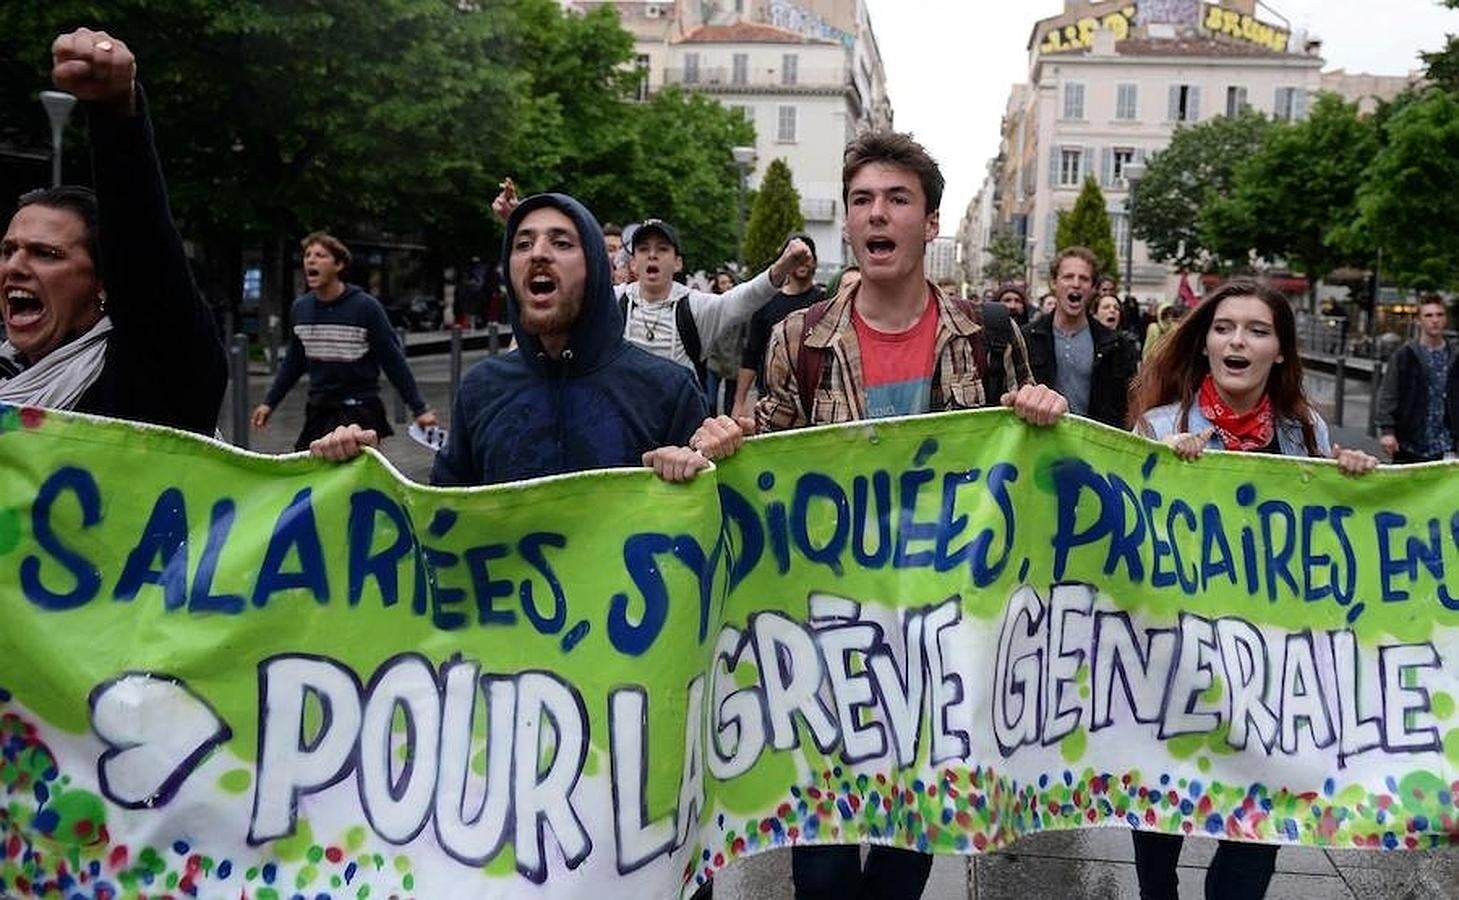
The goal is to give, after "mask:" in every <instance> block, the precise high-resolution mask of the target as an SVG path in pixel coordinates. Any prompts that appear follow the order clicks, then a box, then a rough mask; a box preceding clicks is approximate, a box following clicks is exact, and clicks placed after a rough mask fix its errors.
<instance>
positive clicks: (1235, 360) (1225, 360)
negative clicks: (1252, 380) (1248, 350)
mask: <svg viewBox="0 0 1459 900" xmlns="http://www.w3.org/2000/svg"><path fill="white" fill-rule="evenodd" d="M1221 364H1222V365H1223V366H1225V367H1226V369H1227V371H1230V372H1245V371H1246V370H1247V369H1249V368H1251V360H1249V359H1247V358H1246V357H1244V356H1223V357H1221Z"/></svg>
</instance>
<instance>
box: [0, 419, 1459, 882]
mask: <svg viewBox="0 0 1459 900" xmlns="http://www.w3.org/2000/svg"><path fill="white" fill-rule="evenodd" d="M0 471H3V472H4V477H3V478H0V895H6V896H20V897H30V896H43V897H65V898H72V897H78V896H79V897H96V898H117V897H140V896H148V897H153V896H179V897H180V896H197V897H230V898H239V897H241V898H255V900H275V898H289V897H294V896H297V895H303V896H307V897H310V898H318V897H329V898H369V897H374V898H383V897H391V896H399V897H421V898H428V900H434V898H444V897H451V898H474V897H547V896H551V897H554V898H558V897H593V898H600V897H603V896H635V897H665V898H670V897H686V896H688V895H689V894H690V893H692V892H693V891H694V890H695V889H696V888H697V887H698V886H699V885H700V884H702V883H703V882H704V881H705V880H706V879H708V878H709V877H710V876H711V875H712V874H713V873H714V872H715V871H717V870H719V869H721V868H723V867H725V866H728V865H732V864H733V863H734V861H735V860H737V859H739V858H741V857H744V856H748V855H752V854H755V853H758V852H761V851H764V850H767V849H772V848H777V847H785V846H792V845H798V844H800V845H804V844H818V843H856V842H871V843H880V844H889V845H894V846H899V847H907V848H913V849H916V850H919V851H921V852H925V853H976V852H981V851H985V850H992V849H997V848H999V847H1003V846H1006V845H1008V844H1009V843H1010V842H1012V841H1013V840H1015V839H1016V838H1018V837H1019V836H1020V835H1024V834H1028V833H1032V832H1036V831H1041V830H1050V829H1067V828H1079V827H1100V826H1103V827H1119V828H1142V829H1155V830H1160V831H1166V832H1171V833H1177V834H1179V833H1185V834H1203V835H1212V836H1221V837H1227V838H1234V839H1239V840H1257V841H1270V842H1291V843H1301V844H1307V845H1312V846H1325V847H1344V848H1352V847H1362V848H1375V849H1389V850H1402V849H1405V848H1415V847H1432V846H1437V845H1441V844H1447V843H1449V842H1450V841H1451V835H1454V834H1455V833H1456V832H1459V826H1456V810H1455V802H1456V797H1459V783H1456V781H1455V779H1456V761H1459V718H1456V712H1455V702H1454V698H1455V696H1456V694H1459V684H1456V678H1455V672H1456V667H1459V577H1455V576H1454V574H1451V570H1452V568H1453V567H1455V566H1459V487H1456V486H1459V479H1456V478H1455V476H1454V472H1453V471H1452V468H1451V467H1448V466H1444V465H1437V464H1436V465H1430V466H1421V467H1416V468H1405V469H1401V470H1398V469H1388V470H1380V471H1378V472H1375V473H1373V474H1371V475H1369V476H1367V477H1364V478H1358V479H1353V478H1346V477H1344V476H1342V475H1341V474H1340V473H1338V471H1337V470H1336V468H1335V467H1334V466H1333V465H1332V464H1330V463H1327V462H1320V461H1311V460H1290V459H1281V458H1275V457H1269V456H1261V455H1231V454H1224V453H1209V454H1207V455H1206V457H1204V458H1203V459H1201V460H1200V461H1198V462H1195V463H1184V462H1181V461H1179V460H1177V459H1176V458H1175V456H1174V454H1172V453H1171V452H1170V451H1169V450H1167V449H1166V448H1164V447H1162V446H1159V445H1156V444H1152V443H1149V442H1147V441H1144V440H1142V439H1139V438H1136V437H1132V436H1130V435H1127V434H1123V433H1120V432H1116V431H1113V430H1110V429H1107V428H1104V427H1102V426H1098V425H1094V424H1091V423H1088V422H1084V421H1079V420H1069V421H1066V422H1063V423H1061V424H1060V425H1058V426H1057V427H1055V428H1052V429H1036V428H1031V427H1028V426H1026V425H1024V424H1023V423H1022V422H1020V421H1019V420H1017V419H1015V418H1013V417H1012V416H1011V415H1010V414H1008V413H1006V412H1002V411H989V412H977V413H958V414H950V415H941V416H927V417H918V418H912V419H903V420H890V421H880V422H876V423H861V424H854V425H847V426H840V427H833V428H821V429H814V430H808V431H803V432H796V433H789V434H783V435H775V436H770V437H766V438H761V439H757V440H755V441H752V442H750V443H748V444H747V445H746V447H745V448H744V449H743V450H742V451H741V452H740V453H739V454H738V455H737V456H736V457H735V458H733V459H732V460H730V461H728V462H727V463H725V464H723V465H721V466H720V467H719V468H718V469H717V470H714V471H711V472H707V473H703V474H702V475H701V476H700V477H699V478H698V479H697V480H695V481H694V482H692V483H691V484H688V485H669V484H665V483H663V482H660V481H658V480H657V479H655V478H654V477H653V476H652V475H651V474H649V473H647V472H645V471H613V472H598V473H587V474H580V475H572V476H564V477H560V478H552V479H545V480H542V481H538V482H531V483H522V484H513V485H507V486H501V487H494V488H479V489H473V490H442V489H433V488H428V487H422V486H420V485H416V484H412V483H410V482H407V481H405V480H403V479H402V478H400V477H399V476H398V475H397V474H396V473H395V472H394V470H393V469H391V468H390V467H389V466H388V465H386V464H384V463H383V461H382V458H380V457H378V456H373V455H372V456H370V457H368V458H366V459H363V460H360V461H357V462H356V463H353V464H350V465H344V466H339V465H332V464H327V463H323V462H319V461H315V460H311V459H308V458H304V457H297V456H296V457H289V458H283V459H273V458H266V457H262V456H257V455H252V454H247V453H242V452H238V451H234V450H231V449H229V448H227V447H224V446H222V445H220V444H216V443H213V442H209V441H204V440H200V439H197V438H194V437H191V436H188V435H184V434H180V433H176V432H172V431H168V430H165V429H158V428H144V427H139V426H134V425H128V424H124V423H119V422H110V421H105V420H97V419H90V418H86V417H80V416H67V415H62V414H56V413H43V412H41V411H38V410H30V409H15V408H3V409H0ZM1456 574H1459V573H1456ZM1451 584H1452V585H1453V587H1451V586H1450V585H1451Z"/></svg>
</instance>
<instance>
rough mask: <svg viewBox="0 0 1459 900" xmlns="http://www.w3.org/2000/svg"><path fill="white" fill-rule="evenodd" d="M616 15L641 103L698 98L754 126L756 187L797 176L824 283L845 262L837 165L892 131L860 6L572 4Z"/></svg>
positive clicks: (781, 1)
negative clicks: (630, 41) (682, 94)
mask: <svg viewBox="0 0 1459 900" xmlns="http://www.w3.org/2000/svg"><path fill="white" fill-rule="evenodd" d="M605 4H606V5H611V6H614V7H616V8H617V10H618V15H619V18H620V19H621V20H622V22H623V25H624V27H625V28H627V29H628V31H630V32H631V33H632V34H633V35H634V47H635V54H636V57H637V58H636V64H637V66H638V67H639V68H640V69H641V70H642V71H643V72H644V75H645V77H644V81H643V96H644V98H647V97H648V96H650V95H652V94H653V93H655V92H657V91H659V90H662V89H663V88H664V87H665V86H675V87H678V88H681V89H683V90H692V91H698V92H701V93H704V94H707V95H709V96H711V97H713V98H714V99H715V100H717V101H718V102H720V103H721V104H723V105H724V106H726V107H729V108H731V109H737V110H739V111H740V112H741V113H742V114H743V115H744V116H745V118H746V119H747V120H749V122H750V124H752V125H753V126H754V127H755V135H756V138H755V146H754V150H755V163H754V165H753V167H752V169H751V170H750V172H749V175H748V183H749V186H750V187H751V188H755V187H757V186H758V185H759V182H760V177H761V174H762V173H763V172H764V170H765V167H766V166H768V165H769V164H770V162H771V161H772V160H775V159H784V160H785V161H786V164H787V165H789V166H790V170H791V175H792V177H793V178H794V181H795V187H796V190H798V191H799V192H800V196H801V213H802V214H803V215H804V217H805V220H806V231H807V232H808V233H809V234H810V235H811V237H812V238H813V239H814V240H815V241H816V247H817V251H818V253H819V254H820V262H821V271H822V273H823V274H825V273H828V272H829V271H831V270H832V269H834V268H836V267H838V266H840V265H841V264H842V263H843V261H844V260H845V259H846V258H847V256H846V252H845V249H844V247H843V241H842V235H841V229H842V225H843V223H844V222H845V218H846V217H845V213H846V211H845V208H844V206H843V204H842V202H841V155H842V151H843V149H844V148H845V145H846V142H847V141H848V140H850V139H851V138H852V137H854V136H855V135H856V134H857V133H858V132H860V131H862V130H864V129H867V128H871V127H877V128H890V127H891V124H892V109H891V102H890V100H889V99H888V98H887V92H886V74H885V71H884V69H883V67H882V61H881V52H880V50H879V49H878V48H877V45H876V37H875V35H874V34H873V32H872V28H871V20H870V18H869V16H868V15H867V11H866V4H865V2H864V0H801V2H798V3H797V2H789V0H677V2H675V0H664V2H648V0H565V3H564V5H565V6H566V7H567V8H569V9H578V10H587V9H590V8H593V7H596V6H602V5H605Z"/></svg>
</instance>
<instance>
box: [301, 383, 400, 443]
mask: <svg viewBox="0 0 1459 900" xmlns="http://www.w3.org/2000/svg"><path fill="white" fill-rule="evenodd" d="M340 425H358V426H360V427H361V428H370V429H373V430H374V431H375V433H376V434H377V435H379V436H380V437H381V439H384V438H387V437H389V436H390V435H392V434H394V433H395V429H393V428H391V427H390V418H389V417H388V416H386V415H385V404H384V403H383V402H382V401H381V400H380V395H379V394H368V395H366V396H364V397H325V396H319V397H310V398H309V402H308V403H306V404H305V405H304V427H303V428H302V429H301V430H300V431H299V439H298V440H296V441H295V442H294V449H295V450H308V449H309V445H310V443H312V442H313V441H315V440H318V439H319V438H322V437H324V436H325V435H326V434H329V433H330V432H331V431H333V430H334V429H335V428H337V427H338V426H340Z"/></svg>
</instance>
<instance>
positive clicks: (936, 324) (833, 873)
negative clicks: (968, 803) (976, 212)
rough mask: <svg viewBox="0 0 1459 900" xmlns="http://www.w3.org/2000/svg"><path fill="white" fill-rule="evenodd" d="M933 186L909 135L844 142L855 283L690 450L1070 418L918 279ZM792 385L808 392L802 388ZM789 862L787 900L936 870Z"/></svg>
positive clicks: (896, 889)
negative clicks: (780, 437)
mask: <svg viewBox="0 0 1459 900" xmlns="http://www.w3.org/2000/svg"><path fill="white" fill-rule="evenodd" d="M942 189H943V178H942V172H941V171H940V170H939V169H938V166H937V163H936V161H935V160H933V159H932V157H931V156H930V155H929V154H928V153H927V151H926V150H925V149H923V147H922V146H921V145H920V144H918V143H917V142H915V141H913V140H912V139H911V137H909V136H908V135H905V134H897V133H891V132H870V133H867V134H864V135H862V136H861V137H858V138H857V139H856V140H854V141H852V142H851V144H850V145H849V146H847V148H846V158H845V165H844V167H843V169H842V181H841V190H842V200H843V201H844V202H845V204H846V240H847V242H848V243H849V244H850V245H851V248H852V252H853V253H855V255H856V261H857V262H858V263H859V264H860V266H861V281H860V283H859V284H857V285H855V286H852V287H848V288H846V289H843V290H842V291H840V293H839V294H838V295H837V296H836V297H835V298H833V299H831V300H828V301H825V302H826V305H825V306H819V305H817V306H812V307H811V308H810V309H809V310H802V311H798V312H794V313H791V314H790V315H789V316H788V317H786V319H785V320H784V321H783V322H782V323H781V324H780V326H779V327H778V328H777V329H776V330H775V331H774V333H773V334H772V336H771V339H770V346H769V348H768V349H767V350H766V354H765V386H766V393H765V396H763V397H761V398H760V401H759V403H758V404H756V406H755V419H754V422H753V423H751V422H749V421H748V420H734V419H730V418H729V417H726V416H720V417H718V418H716V419H710V420H707V421H706V422H705V424H704V425H703V426H701V427H700V429H699V430H698V431H697V432H696V433H695V435H694V437H693V438H692V439H691V440H690V446H691V447H694V448H695V449H697V450H698V451H699V452H700V453H702V454H704V455H705V456H707V457H709V458H710V459H718V458H723V457H725V456H728V455H729V454H731V453H733V452H734V451H735V449H737V448H738V447H739V445H740V443H741V442H742V441H743V440H744V434H745V433H747V432H748V433H755V432H762V431H782V430H785V429H788V428H802V427H805V426H807V425H821V424H826V423H830V422H851V421H856V420H859V419H870V418H879V417H884V416H905V415H916V414H918V413H925V412H937V411H941V410H949V409H975V408H977V407H982V406H989V405H992V404H994V403H998V402H1000V401H1001V403H1002V404H1003V405H1004V406H1008V407H1012V408H1013V410H1014V412H1015V413H1017V414H1018V415H1019V416H1020V417H1021V418H1023V419H1024V420H1026V421H1028V422H1030V423H1032V424H1035V425H1049V424H1052V423H1053V422H1055V421H1057V420H1058V418H1059V417H1060V416H1062V415H1064V413H1066V412H1068V409H1069V404H1068V403H1067V402H1066V401H1065V399H1064V398H1063V397H1062V396H1060V395H1059V394H1058V393H1057V392H1056V391H1054V390H1052V389H1050V388H1049V387H1047V386H1045V385H1040V384H1035V383H1034V382H1033V376H1032V373H1031V372H1030V371H1029V366H1028V355H1027V352H1026V351H1025V349H1024V344H1023V338H1022V336H1021V335H1020V334H1019V331H1018V329H1017V328H1016V327H1011V328H1008V327H1005V329H1001V330H1002V331H1003V332H1004V334H1005V335H1006V338H1005V340H1006V343H1005V344H1004V345H1002V346H999V342H996V341H993V340H990V338H991V337H993V335H992V334H991V329H985V328H984V326H983V321H982V319H983V314H982V312H981V311H980V310H979V309H978V308H977V307H974V306H972V305H971V304H967V303H963V302H960V301H957V300H955V299H952V298H948V297H945V296H943V295H942V294H941V293H940V292H939V291H938V290H937V289H936V288H935V287H934V286H933V285H932V283H931V282H929V281H928V280H927V278H926V276H925V275H924V274H923V268H922V259H923V255H924V253H925V251H926V247H927V242H928V241H931V240H932V239H933V238H935V237H937V232H938V218H937V209H938V207H939V206H940V205H941V204H942ZM1002 312H1003V311H1002V310H1001V309H999V310H996V311H993V310H990V311H989V315H990V316H991V315H993V314H997V313H1002ZM808 322H809V323H810V326H809V327H807V323H808ZM1004 324H1005V326H1007V324H1008V323H1007V322H1006V319H1005V322H1004ZM802 341H804V343H805V345H806V347H807V351H806V352H802V350H801V349H800V345H801V342H802ZM812 353H814V354H819V364H818V365H815V366H814V369H816V370H818V371H816V372H812V373H807V372H805V371H800V370H799V369H800V368H801V367H802V365H803V364H804V363H806V362H808V361H809V360H810V359H811V358H812V357H811V354H812ZM802 377H808V378H813V379H814V380H815V382H816V383H815V384H807V385H806V386H805V387H804V388H803V387H802V385H801V382H800V379H801V378H802ZM1004 386H1006V387H1007V388H1008V390H1006V391H1004V390H1003V387H1004ZM990 395H991V396H990ZM807 401H809V402H808V403H807ZM792 854H793V856H792V873H793V876H794V880H795V896H796V898H797V900H806V898H827V900H829V898H841V897H850V896H855V897H873V898H892V897H916V896H919V895H920V894H921V892H922V888H923V886H924V884H925V883H926V881H927V874H928V872H929V871H930V870H931V868H932V857H931V856H930V855H927V854H922V853H914V852H911V851H908V850H899V849H896V848H892V847H881V846H877V847H872V848H871V850H870V852H869V853H868V855H867V860H866V865H865V867H864V868H863V867H862V865H861V862H860V857H859V849H858V848H857V847H855V846H824V847H796V848H794V849H793V850H792Z"/></svg>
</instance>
